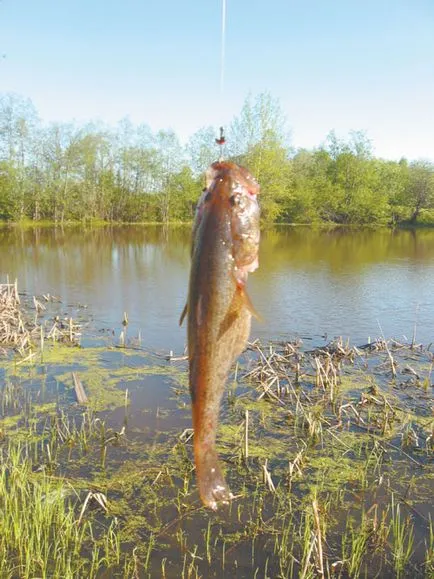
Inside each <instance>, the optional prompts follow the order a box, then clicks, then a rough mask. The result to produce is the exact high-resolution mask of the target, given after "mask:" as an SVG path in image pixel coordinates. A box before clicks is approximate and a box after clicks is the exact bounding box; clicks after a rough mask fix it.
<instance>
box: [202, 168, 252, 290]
mask: <svg viewBox="0 0 434 579" xmlns="http://www.w3.org/2000/svg"><path fill="white" fill-rule="evenodd" d="M206 179H207V187H206V189H205V190H204V193H203V196H202V198H201V202H200V203H199V209H198V214H199V212H201V211H207V210H213V207H214V208H216V206H218V208H219V210H220V211H222V213H223V214H224V215H225V218H226V219H228V221H229V222H230V240H229V241H230V247H231V251H232V257H233V273H234V275H235V279H236V281H237V284H239V285H244V284H245V283H246V280H247V274H248V273H250V272H252V271H255V269H256V268H257V267H258V248H259V238H260V230H259V217H260V210H259V204H258V199H257V196H258V195H259V191H260V188H259V184H258V183H257V181H256V180H255V179H254V178H253V176H252V175H251V174H250V173H249V171H248V170H247V169H245V168H244V167H240V166H239V165H236V164H235V163H231V162H227V161H226V162H216V163H213V164H212V165H211V166H210V167H209V169H208V171H207V173H206ZM207 206H208V207H207Z"/></svg>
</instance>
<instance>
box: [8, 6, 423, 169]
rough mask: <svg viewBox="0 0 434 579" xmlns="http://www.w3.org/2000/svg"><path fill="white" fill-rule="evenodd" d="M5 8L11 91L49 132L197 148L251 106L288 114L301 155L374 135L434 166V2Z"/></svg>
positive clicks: (392, 155) (392, 149)
mask: <svg viewBox="0 0 434 579" xmlns="http://www.w3.org/2000/svg"><path fill="white" fill-rule="evenodd" d="M223 1H224V0H185V1H184V2H182V1H181V0H116V1H112V0H68V1H67V0H0V92H15V93H18V94H20V95H22V96H25V97H28V98H30V99H31V100H32V102H33V103H34V105H35V107H36V109H37V111H38V112H39V115H40V117H41V118H42V120H43V121H46V122H50V121H72V120H77V121H79V122H84V121H88V120H101V121H104V122H107V123H109V124H115V123H116V122H117V121H119V120H120V119H122V118H124V117H129V118H130V119H131V121H132V122H134V123H146V124H148V125H149V126H150V127H151V128H152V129H153V130H157V129H163V128H164V129H167V128H172V129H174V130H175V132H176V133H177V134H178V136H179V137H180V138H181V139H182V140H183V141H185V140H186V139H187V138H188V137H189V136H190V135H192V134H193V133H194V132H195V131H197V130H198V129H199V128H201V127H204V126H208V125H213V126H216V127H218V126H220V125H222V124H223V125H227V124H229V123H230V121H231V119H232V118H233V117H234V116H235V115H237V114H239V112H240V110H241V107H242V105H243V103H244V101H245V99H246V97H247V96H248V95H249V94H252V95H256V94H260V93H262V92H264V91H267V92H269V93H270V94H271V95H272V96H273V97H275V98H277V99H278V101H279V102H280V105H281V108H282V110H283V112H284V114H285V116H286V119H287V124H288V129H290V131H291V134H292V145H293V146H294V147H295V148H298V147H305V148H314V147H317V146H319V145H320V144H321V143H322V142H323V141H324V140H325V138H326V136H327V134H328V133H329V131H331V130H335V131H336V133H337V135H338V136H339V137H342V138H345V137H346V136H347V135H348V132H349V131H351V130H361V131H365V132H366V134H367V136H368V138H370V139H371V141H372V144H373V148H374V153H375V154H376V155H377V156H379V157H384V158H389V159H399V158H401V157H406V158H408V159H417V158H426V159H431V160H434V0H262V1H259V0H225V1H226V35H225V43H224V46H225V58H224V66H223V70H224V83H223V90H221V86H220V76H221V46H222V44H221V35H222V32H221V29H222V2H223Z"/></svg>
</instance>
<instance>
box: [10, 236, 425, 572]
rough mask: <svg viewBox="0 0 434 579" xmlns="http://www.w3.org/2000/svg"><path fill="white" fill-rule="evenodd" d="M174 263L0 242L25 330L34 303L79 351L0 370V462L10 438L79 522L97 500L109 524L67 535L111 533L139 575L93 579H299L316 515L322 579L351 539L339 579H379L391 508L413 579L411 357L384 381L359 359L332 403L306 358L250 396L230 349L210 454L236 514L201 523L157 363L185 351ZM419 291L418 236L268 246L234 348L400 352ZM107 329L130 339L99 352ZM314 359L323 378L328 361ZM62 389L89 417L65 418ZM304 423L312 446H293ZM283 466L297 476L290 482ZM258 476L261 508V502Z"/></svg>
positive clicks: (416, 403)
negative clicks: (390, 342)
mask: <svg viewBox="0 0 434 579" xmlns="http://www.w3.org/2000/svg"><path fill="white" fill-rule="evenodd" d="M189 245H190V242H189V228H186V227H185V228H184V227H182V228H172V229H169V230H164V229H163V228H161V227H126V226H124V227H115V228H108V227H107V228H100V229H93V230H81V229H78V228H71V229H65V230H64V231H60V230H54V229H47V230H45V229H44V230H27V231H23V230H18V229H11V230H0V260H1V261H0V275H1V276H2V278H4V277H5V275H6V273H8V274H9V275H10V276H11V277H12V278H15V277H17V278H18V281H19V289H20V290H21V291H23V292H25V294H26V299H25V300H23V303H24V302H26V303H28V305H29V310H28V311H27V315H33V313H32V312H33V311H34V306H33V302H32V300H31V296H33V295H35V294H36V295H38V296H40V295H41V294H42V293H47V292H49V293H51V294H53V295H55V296H59V297H60V299H61V303H48V304H47V311H46V312H45V314H43V316H42V317H43V318H45V319H46V320H47V321H49V322H50V324H52V319H53V316H54V315H55V314H61V315H65V316H68V317H69V316H73V318H74V319H77V320H78V321H80V322H82V323H83V324H84V325H83V338H82V344H83V345H85V346H87V347H86V348H74V347H71V346H66V347H64V346H62V345H60V346H59V345H54V346H49V345H46V347H45V350H44V352H43V353H38V355H36V356H35V358H34V359H33V360H32V361H30V362H28V363H26V364H24V363H23V364H22V365H21V363H20V365H18V364H17V365H16V366H15V365H14V364H9V363H8V358H7V357H5V358H4V359H3V361H2V363H1V365H0V382H1V385H0V386H1V387H0V411H1V412H0V415H1V423H0V429H1V430H0V432H1V435H2V437H1V441H0V442H1V444H0V448H1V447H2V445H3V446H4V445H5V443H8V440H12V441H13V440H15V439H16V440H18V441H19V440H21V439H22V437H25V440H26V441H27V443H26V444H27V445H28V446H27V447H26V448H28V454H29V455H30V456H32V460H33V468H34V470H35V472H38V473H39V472H42V471H44V470H46V471H47V472H48V473H50V474H53V475H56V476H60V477H66V478H65V480H67V481H70V482H71V485H72V487H73V488H74V489H75V491H74V492H75V493H76V497H77V505H78V506H77V507H76V508H77V511H78V512H79V511H80V509H81V508H82V505H83V503H84V501H85V500H86V496H87V494H88V492H89V489H91V490H92V491H93V492H95V491H100V492H103V493H105V494H106V495H107V497H108V500H109V503H110V510H109V512H108V513H104V512H102V510H101V509H99V510H98V505H97V504H96V503H95V502H94V503H93V504H92V508H91V509H90V510H89V511H88V512H87V513H86V517H88V518H89V520H94V525H95V528H96V529H97V530H98V529H100V531H101V528H108V525H109V524H110V523H111V522H112V520H114V519H116V520H118V521H119V533H120V542H121V550H122V554H123V556H124V555H125V556H126V557H127V558H128V557H131V553H132V552H133V550H134V552H135V551H136V549H137V556H138V571H137V573H136V572H134V573H132V574H126V573H125V572H124V571H123V568H122V563H116V564H112V566H111V567H110V568H109V570H108V571H107V573H105V572H104V571H100V572H99V574H98V577H115V576H119V577H121V576H131V577H133V576H134V577H137V576H139V577H157V576H164V577H181V576H182V577H199V576H202V577H240V578H246V579H247V578H250V577H253V576H255V577H260V576H261V577H262V576H263V577H267V576H268V577H271V576H272V577H297V576H300V575H302V574H303V573H302V569H303V568H306V569H307V567H309V569H310V571H309V573H310V575H308V576H314V575H315V573H316V571H315V569H316V566H317V562H318V556H317V555H315V553H314V551H311V550H309V549H310V547H309V544H310V541H311V537H312V536H313V535H312V533H313V534H314V532H315V526H314V525H313V524H312V520H313V519H312V518H309V517H311V515H312V508H313V507H312V505H313V502H312V501H313V499H314V497H317V496H318V498H319V504H320V515H321V517H324V520H327V541H324V548H325V560H326V562H327V565H328V566H329V567H328V568H333V569H334V571H333V573H335V574H336V575H337V576H341V577H347V576H350V575H351V573H350V571H349V569H350V565H351V561H353V562H354V560H355V558H356V555H357V552H358V551H357V549H356V546H355V545H356V539H357V537H359V536H362V538H363V533H364V532H366V524H368V527H369V529H368V531H369V538H370V542H369V544H367V545H366V546H364V547H363V549H362V551H363V561H362V562H361V563H360V564H357V565H355V569H356V571H355V572H354V573H353V575H351V576H357V573H359V572H360V573H361V576H369V577H371V576H372V577H374V576H379V577H388V576H397V574H396V573H395V572H394V568H395V567H396V560H397V554H399V553H400V551H399V544H398V541H397V539H396V537H395V535H394V531H393V530H390V529H389V527H388V529H389V530H387V532H386V530H384V529H383V527H381V524H382V523H379V521H383V522H385V525H386V524H387V525H390V520H391V518H392V517H393V513H394V511H393V508H394V505H395V500H396V501H400V508H401V511H400V515H399V516H398V515H396V516H397V517H398V519H399V517H400V518H401V519H402V521H403V523H404V524H405V526H406V528H409V529H411V532H412V533H414V539H415V540H414V545H413V547H412V553H413V554H412V555H411V557H410V558H409V560H408V561H406V562H405V564H403V565H404V567H405V573H404V574H401V576H408V575H406V573H407V572H411V573H412V576H417V577H428V576H430V575H429V573H430V569H431V568H432V564H433V563H432V561H431V559H430V560H429V561H428V558H429V557H432V531H430V527H429V524H430V523H429V522H430V520H432V500H431V497H432V491H433V481H434V476H433V462H432V459H433V455H432V444H430V443H429V440H430V438H429V437H430V433H431V432H434V431H432V421H431V420H430V416H431V412H432V410H431V404H432V378H431V373H432V356H431V353H430V351H429V350H426V349H420V348H415V349H412V348H409V347H406V348H402V349H401V348H399V347H396V344H395V345H394V346H395V349H393V347H392V346H391V348H392V352H393V356H394V357H395V361H396V362H397V377H396V379H393V378H392V375H391V372H390V361H389V358H388V355H387V352H386V350H384V349H383V350H380V351H379V352H378V353H375V352H373V353H369V348H367V349H364V350H358V351H357V352H358V353H357V356H356V357H355V361H354V363H348V364H344V365H343V369H342V374H341V376H340V380H339V381H338V383H337V384H336V385H335V387H334V388H336V386H337V396H338V402H336V400H335V398H334V397H333V396H332V394H331V391H332V389H331V387H329V388H324V389H323V388H321V387H318V383H316V381H315V371H314V368H315V365H314V360H313V358H309V356H308V355H307V354H306V356H302V357H300V358H298V357H297V358H296V359H293V360H292V359H291V357H289V358H288V361H287V365H286V366H285V371H284V373H283V374H282V375H281V384H280V385H281V386H282V387H283V389H285V387H287V388H288V389H287V390H286V391H284V390H282V391H281V392H283V394H282V393H281V392H279V391H278V390H275V394H274V397H272V398H270V397H267V396H264V392H265V391H264V387H263V384H262V382H261V380H259V381H255V380H251V379H250V380H245V379H243V375H244V374H245V373H246V372H248V371H250V370H251V368H252V367H254V366H255V364H256V360H257V359H258V352H257V351H256V350H254V349H253V350H252V349H249V350H247V351H246V352H245V353H244V354H243V356H242V358H241V365H240V366H239V369H238V381H237V380H234V381H232V377H230V378H229V380H228V382H229V384H228V388H227V394H226V395H225V397H224V400H223V404H222V412H221V424H220V428H219V435H218V445H219V453H220V457H221V459H222V462H223V464H224V467H225V470H226V474H227V478H228V482H229V484H230V486H231V488H232V490H233V491H234V493H235V494H236V496H237V499H236V500H235V501H234V502H233V503H232V505H231V506H230V507H229V509H222V510H221V512H219V513H217V514H214V513H210V512H209V511H207V510H205V509H202V508H200V503H199V498H198V493H197V489H196V483H195V480H194V468H193V464H192V440H191V438H189V436H191V431H190V430H189V429H190V427H191V418H190V399H189V394H188V387H187V364H186V361H185V360H181V361H176V362H169V361H167V359H166V354H167V353H168V351H169V350H174V351H175V352H177V353H181V352H182V350H183V348H184V343H185V328H179V327H178V324H177V322H178V318H179V313H180V312H181V311H182V308H183V306H184V301H185V297H186V287H187V278H188V267H189ZM1 281H3V279H2V280H1ZM433 281H434V231H428V230H424V231H416V232H410V231H398V232H390V231H377V232H372V231H351V232H350V231H341V230H333V231H330V232H319V231H312V230H310V229H308V228H289V227H286V228H280V229H272V230H267V231H265V232H264V233H263V239H262V245H261V255H260V269H259V270H258V271H257V272H255V273H254V274H253V275H251V276H250V279H249V288H250V289H249V292H250V294H251V298H252V301H253V302H254V304H255V306H256V307H257V309H258V311H259V312H260V313H261V314H262V316H263V318H264V321H263V322H262V323H261V324H256V323H255V325H254V327H253V331H252V337H253V338H255V337H260V338H261V339H263V340H264V341H266V340H268V339H274V340H275V339H279V338H288V337H290V338H293V337H294V336H302V337H303V341H304V344H303V345H302V347H301V348H302V351H304V352H306V350H311V349H312V346H313V345H317V344H320V345H323V344H324V343H325V342H330V340H331V339H332V338H333V337H334V336H335V335H343V336H344V337H350V338H351V341H352V342H353V343H356V344H360V343H366V342H367V339H368V337H369V336H370V337H371V338H375V337H376V336H379V335H380V334H381V332H384V335H385V336H387V337H390V336H395V337H396V338H397V339H401V338H402V336H403V335H406V336H407V337H408V338H410V339H411V337H412V332H413V327H414V323H415V322H416V323H417V340H418V341H421V342H424V343H425V344H429V343H430V342H431V341H432V327H433V322H434V319H433V318H434V313H433V312H434V308H433V307H432V306H433V305H434V303H433V301H434V298H433V295H432V285H433V284H432V282H433ZM42 301H43V300H42ZM24 309H26V308H24ZM124 312H127V314H128V317H129V322H130V323H129V325H128V328H127V333H128V335H127V345H128V347H127V348H125V349H124V348H119V347H117V346H119V334H120V332H121V331H122V330H123V326H122V323H121V322H122V319H123V315H124ZM40 319H41V318H40ZM380 325H381V330H380V327H379V326H380ZM139 334H140V336H141V343H139V342H138V341H137V337H138V335H139ZM281 349H282V351H283V347H282V348H281ZM264 352H265V353H266V354H267V352H269V350H268V348H267V349H264ZM270 352H271V350H270ZM315 352H319V350H315ZM267 355H268V354H267ZM270 355H271V354H270ZM314 355H317V354H314ZM318 355H320V354H318ZM291 360H292V361H291ZM297 360H301V364H302V370H301V376H302V378H301V380H300V381H299V380H298V378H296V373H297V376H298V372H299V370H298V369H296V368H295V366H296V362H297ZM322 360H323V363H324V366H325V365H326V362H327V356H325V357H323V358H322ZM338 361H339V360H338ZM3 362H4V363H3ZM335 363H338V362H336V360H335ZM303 364H304V366H303ZM407 366H411V368H412V369H413V370H414V371H416V373H417V375H418V376H419V377H416V376H415V374H414V373H412V372H409V371H407ZM72 372H77V373H78V375H79V376H80V379H81V380H82V382H83V385H84V388H85V391H86V393H87V395H88V398H89V404H90V407H91V408H93V409H95V412H93V411H91V412H89V413H88V411H87V410H85V409H84V408H83V407H79V406H77V404H76V398H75V394H74V389H73V381H72V375H71V374H72ZM275 388H276V384H274V385H273V389H275ZM8 391H10V392H12V394H8ZM229 391H230V394H229ZM376 391H378V394H377V393H376ZM276 392H277V394H276ZM285 392H286V393H285ZM372 393H373V394H372ZM371 394H372V396H371ZM279 396H281V397H282V398H281V400H280V402H279ZM329 398H330V399H329ZM386 398H387V401H388V402H387V405H386V402H385V401H386ZM363 400H364V401H365V402H363ZM276 402H277V403H276ZM344 403H345V404H344ZM303 405H304V409H303ZM340 405H342V406H341V407H340ZM345 407H347V409H346V410H344V409H345ZM339 408H341V410H339ZM301 409H303V410H301ZM354 409H357V410H354ZM246 410H248V411H249V413H250V414H249V458H248V460H247V458H246V457H245V456H244V455H243V449H244V438H243V437H244V432H245V419H246V416H247V415H246ZM14 418H15V419H16V420H13V419H14ZM315 421H316V424H317V426H318V427H319V429H320V434H318V439H317V438H315V436H316V435H315V436H314V435H310V434H309V435H308V432H309V428H310V425H311V424H315ZM386 423H387V428H386V426H385V425H386ZM32 425H34V426H32ZM83 425H84V427H83ZM29 428H30V431H29V432H27V431H28V430H29ZM382 428H384V433H383V432H382ZM82 431H83V432H87V434H86V436H87V442H86V443H84V441H83V437H81V435H80V434H79V433H80V432H82ZM70 432H71V433H73V434H71V435H70V434H69V433H70ZM77 432H78V434H77ZM184 434H186V436H185V437H184V436H183V435H184ZM405 437H407V438H405ZM404 439H405V440H406V441H407V442H405V440H404ZM404 442H405V444H404ZM47 449H48V450H47ZM300 453H301V455H303V458H302V460H301V462H300V466H299V467H298V466H297V468H296V467H294V469H295V470H294V471H292V470H291V468H290V467H291V464H292V465H294V464H295V463H296V461H297V457H298V456H299V455H300ZM297 464H298V463H297ZM264 467H265V468H268V469H269V472H270V473H271V476H272V481H273V484H274V485H275V487H276V488H275V490H274V491H272V490H270V489H269V488H268V486H267V485H266V484H265V479H264V477H263V472H264ZM67 488H68V489H69V486H68V485H67ZM74 496H75V495H74ZM395 497H396V498H395ZM309 513H310V514H309ZM430 517H431V519H430ZM366 521H368V523H366ZM353 526H354V529H355V533H354V534H353V531H352V529H353ZM371 526H372V529H371ZM377 528H378V529H379V530H378V532H377V530H376V529H377ZM384 528H385V527H384ZM381 529H383V530H381ZM305 530H307V533H308V534H307V535H306V533H305ZM374 531H375V532H374ZM382 533H383V534H382ZM384 533H386V534H385V535H384ZM383 535H384V536H386V539H384V536H383ZM305 536H306V537H307V538H308V539H309V541H308V542H307V543H306V541H305V540H304V537H305ZM352 537H355V539H354V545H350V543H351V541H352V540H353V539H352ZM407 537H408V536H407ZM344 539H345V541H347V542H348V545H347V547H345V548H344V546H343V545H344V543H345V541H344ZM374 539H375V541H376V542H374ZM406 540H408V538H407V539H406ZM404 543H405V541H404ZM312 544H314V543H312ZM352 549H353V551H352ZM308 551H309V552H310V553H311V554H312V557H311V561H310V562H309V557H310V555H309V557H308V559H305V557H306V553H307V552H308ZM429 553H431V555H429ZM84 556H85V557H86V556H89V553H87V552H85V553H84ZM343 559H344V560H345V562H344V563H343V562H342V560H343ZM433 560H434V559H433ZM306 561H307V562H306ZM335 564H336V565H337V567H336V569H335V567H330V566H331V565H335ZM340 565H342V569H341V567H340ZM340 569H341V571H340Z"/></svg>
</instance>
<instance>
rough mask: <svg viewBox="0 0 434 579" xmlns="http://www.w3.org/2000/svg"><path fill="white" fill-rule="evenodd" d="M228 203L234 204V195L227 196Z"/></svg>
mask: <svg viewBox="0 0 434 579" xmlns="http://www.w3.org/2000/svg"><path fill="white" fill-rule="evenodd" d="M229 203H230V204H231V205H232V207H233V206H234V205H235V203H236V197H235V195H231V196H230V197H229Z"/></svg>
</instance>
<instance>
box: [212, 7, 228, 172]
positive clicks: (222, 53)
mask: <svg viewBox="0 0 434 579" xmlns="http://www.w3.org/2000/svg"><path fill="white" fill-rule="evenodd" d="M220 43H221V46H220V99H219V100H220V115H221V116H223V93H224V88H225V86H224V85H225V48H226V0H222V25H221V39H220ZM215 142H216V143H217V145H219V147H220V155H219V157H220V161H221V160H223V146H224V144H225V142H226V139H225V136H224V130H223V127H220V137H219V138H217V139H216V140H215Z"/></svg>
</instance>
